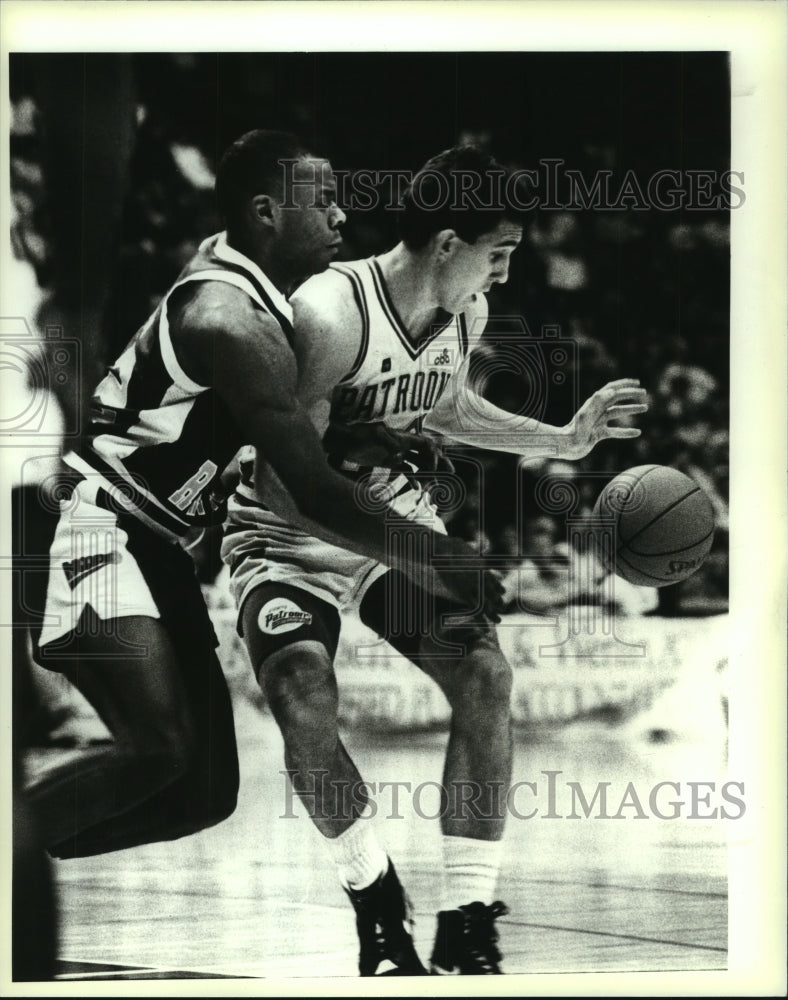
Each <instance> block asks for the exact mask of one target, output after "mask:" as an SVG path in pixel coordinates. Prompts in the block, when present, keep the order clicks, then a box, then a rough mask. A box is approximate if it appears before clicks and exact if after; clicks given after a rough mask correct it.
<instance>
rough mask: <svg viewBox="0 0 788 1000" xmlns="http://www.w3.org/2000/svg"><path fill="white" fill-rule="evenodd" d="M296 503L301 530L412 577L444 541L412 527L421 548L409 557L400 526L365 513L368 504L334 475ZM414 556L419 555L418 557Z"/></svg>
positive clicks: (420, 527)
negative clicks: (400, 542) (403, 544)
mask: <svg viewBox="0 0 788 1000" xmlns="http://www.w3.org/2000/svg"><path fill="white" fill-rule="evenodd" d="M293 499H294V501H295V505H296V508H297V511H298V517H297V520H298V522H299V527H301V528H303V529H305V530H307V531H311V532H312V533H314V534H317V535H318V536H319V537H322V538H324V539H325V540H326V541H329V542H332V543H333V544H335V545H339V546H341V547H343V548H347V549H350V550H351V551H353V552H356V553H358V554H359V555H362V556H367V557H368V558H370V559H374V560H376V561H377V562H383V563H386V564H387V565H389V566H391V567H392V568H394V569H400V570H402V571H403V572H406V573H409V574H412V573H413V572H422V571H423V570H421V569H418V570H417V566H419V567H421V566H426V565H427V564H428V563H429V557H430V555H431V554H432V553H433V551H434V546H433V542H437V544H439V542H440V538H441V537H442V536H439V535H437V534H436V532H434V531H432V530H430V529H429V528H427V527H424V526H423V525H418V524H408V533H409V535H411V536H415V535H416V534H417V535H419V536H420V537H419V539H418V542H417V544H414V545H413V547H412V549H410V548H409V551H408V553H405V552H404V551H403V550H402V546H401V545H400V544H399V542H398V538H397V526H398V524H399V522H395V521H394V520H392V519H391V517H390V516H387V511H384V510H381V511H380V512H379V513H372V512H370V511H369V510H364V502H365V501H364V498H363V496H362V495H359V493H358V492H357V488H356V486H355V485H354V484H353V483H351V482H350V481H349V480H347V479H345V477H344V476H341V475H339V474H338V473H334V472H333V471H332V472H331V473H330V475H329V476H326V477H322V476H321V477H320V479H319V480H318V481H317V482H315V481H313V482H312V484H311V488H310V489H308V490H301V491H299V495H298V496H293ZM414 553H419V555H415V556H414Z"/></svg>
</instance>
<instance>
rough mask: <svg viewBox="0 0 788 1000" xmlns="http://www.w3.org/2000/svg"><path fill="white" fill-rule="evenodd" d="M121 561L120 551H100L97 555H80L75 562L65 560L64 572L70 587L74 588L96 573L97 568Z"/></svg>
mask: <svg viewBox="0 0 788 1000" xmlns="http://www.w3.org/2000/svg"><path fill="white" fill-rule="evenodd" d="M119 562H120V552H99V553H98V554H97V555H95V556H80V558H79V559H74V561H73V562H64V563H63V572H64V573H65V574H66V579H67V580H68V585H69V587H71V589H72V590H73V589H74V588H75V587H76V586H77V584H79V583H82V581H83V580H84V579H85V577H86V576H90V574H91V573H95V572H96V570H97V569H101V567H102V566H110V565H112V564H114V563H119Z"/></svg>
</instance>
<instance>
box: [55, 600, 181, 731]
mask: <svg viewBox="0 0 788 1000" xmlns="http://www.w3.org/2000/svg"><path fill="white" fill-rule="evenodd" d="M89 619H90V609H89V608H88V609H87V610H86V613H85V615H84V616H83V619H82V623H81V624H82V627H81V628H80V629H79V631H77V632H75V633H72V634H71V635H70V636H67V637H66V638H65V641H63V642H61V643H60V644H59V650H58V656H57V657H56V658H48V659H47V664H48V666H49V668H50V669H57V670H58V672H60V673H62V674H63V675H64V676H65V677H66V678H67V679H68V680H69V681H70V682H71V683H72V684H73V685H74V686H75V687H76V688H77V689H78V690H79V691H80V692H81V693H82V694H83V695H84V697H85V698H86V699H87V700H88V701H89V702H90V704H91V705H92V706H93V708H94V709H95V710H96V712H97V713H98V715H99V716H100V717H101V719H102V721H103V722H104V723H105V725H106V726H107V728H108V729H109V730H110V732H111V733H112V735H113V736H114V738H115V740H116V741H117V742H118V743H121V744H123V745H126V746H129V747H133V748H137V749H143V750H145V749H151V747H153V746H155V747H161V746H171V747H179V748H181V749H184V748H186V747H188V745H190V744H191V743H192V741H193V739H194V727H193V722H192V719H191V716H190V713H189V710H188V699H187V697H186V691H185V687H184V684H183V680H182V671H181V669H180V665H179V663H178V660H177V657H176V654H175V650H174V648H173V645H172V642H171V640H170V637H169V636H168V634H167V632H166V630H165V628H164V626H163V624H162V622H161V621H159V620H158V619H155V618H149V617H144V616H136V615H134V616H129V617H124V618H118V619H115V620H113V621H112V622H111V623H108V622H106V621H104V622H101V627H96V626H97V625H98V620H97V619H96V620H95V621H90V620H89ZM108 625H110V626H111V627H107V626H108Z"/></svg>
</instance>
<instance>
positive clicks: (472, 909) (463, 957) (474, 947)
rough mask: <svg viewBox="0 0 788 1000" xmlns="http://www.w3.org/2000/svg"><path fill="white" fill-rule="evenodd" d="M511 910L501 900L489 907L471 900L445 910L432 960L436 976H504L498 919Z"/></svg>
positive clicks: (441, 914) (431, 969) (440, 917)
mask: <svg viewBox="0 0 788 1000" xmlns="http://www.w3.org/2000/svg"><path fill="white" fill-rule="evenodd" d="M508 912H509V909H508V907H507V906H505V904H504V903H501V902H500V901H498V902H495V903H491V904H490V905H489V906H486V905H485V904H484V903H468V905H467V906H461V907H460V908H459V909H457V910H441V911H440V913H439V914H438V931H437V934H436V936H435V947H434V948H433V949H432V957H431V959H430V971H431V973H432V975H433V976H500V975H502V970H501V965H500V963H501V953H500V951H499V950H498V945H497V942H498V931H497V930H496V929H495V920H496V919H497V918H498V917H502V916H504V915H505V914H507V913H508Z"/></svg>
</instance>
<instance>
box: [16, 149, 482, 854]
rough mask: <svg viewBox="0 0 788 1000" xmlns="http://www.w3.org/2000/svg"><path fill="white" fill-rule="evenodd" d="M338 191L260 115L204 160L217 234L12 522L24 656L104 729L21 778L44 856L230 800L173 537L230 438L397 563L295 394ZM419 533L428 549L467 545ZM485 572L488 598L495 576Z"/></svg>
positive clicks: (213, 517) (471, 582) (187, 522)
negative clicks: (68, 756) (66, 757)
mask: <svg viewBox="0 0 788 1000" xmlns="http://www.w3.org/2000/svg"><path fill="white" fill-rule="evenodd" d="M283 160H287V161H290V168H289V171H288V172H286V171H285V170H284V169H283V164H282V161H283ZM288 177H290V178H292V181H293V184H292V190H291V189H290V188H289V186H288V184H289V182H288V180H287V178H288ZM335 192H336V188H335V182H334V178H333V175H332V172H331V167H330V164H329V163H328V162H327V161H326V160H322V159H319V158H315V157H313V156H312V155H311V154H310V153H309V151H308V150H307V149H306V148H305V147H304V146H303V145H301V144H300V143H299V142H298V140H296V139H295V138H294V137H291V136H289V135H286V134H282V133H272V132H265V131H256V132H252V133H248V134H247V135H245V136H243V137H242V138H241V139H240V140H238V141H237V142H236V143H234V144H233V145H232V146H231V147H230V149H229V150H228V151H227V152H226V154H225V156H224V157H223V159H222V162H221V164H220V166H219V169H218V173H217V197H218V202H219V207H220V210H221V212H222V215H223V216H224V219H225V221H226V227H227V229H226V232H224V233H221V234H219V235H217V236H213V237H211V238H209V239H207V240H206V241H205V242H204V243H203V244H202V245H201V247H200V248H199V251H198V253H197V254H196V256H195V257H194V259H193V260H192V261H191V262H190V263H189V264H188V265H187V266H186V268H185V269H184V271H183V272H182V274H181V275H180V277H179V278H178V280H177V281H176V282H175V284H174V285H173V287H172V288H171V289H170V291H169V292H168V293H167V295H166V296H165V297H164V299H163V301H162V302H161V303H160V305H159V306H158V308H157V309H156V310H155V312H154V313H153V315H152V316H151V317H150V319H149V320H148V321H147V323H146V324H145V325H144V326H143V327H142V328H141V330H140V331H139V332H138V333H137V335H136V336H135V337H134V338H133V340H132V341H131V343H130V344H129V345H128V347H127V348H126V349H125V350H124V351H123V352H122V354H121V355H120V357H119V358H117V360H116V361H115V363H114V364H112V365H111V366H110V367H109V369H108V371H107V373H106V375H105V376H104V378H103V379H102V381H101V382H100V384H99V385H98V387H97V389H96V392H95V395H94V398H93V404H92V409H91V417H90V421H91V422H90V426H89V428H88V434H87V435H86V436H85V440H86V443H85V444H84V445H83V446H81V447H80V448H79V449H76V450H73V451H70V452H67V453H66V454H65V455H64V456H63V463H64V465H63V473H62V475H60V476H59V477H58V478H57V481H56V483H54V484H52V483H50V484H47V488H45V489H44V490H43V491H42V494H41V497H42V501H43V506H44V507H45V508H47V507H48V509H46V510H44V512H43V513H44V515H45V517H44V521H45V524H46V528H45V530H44V531H43V532H42V530H41V517H40V516H39V517H38V518H36V519H32V518H25V517H23V518H21V522H22V524H23V525H24V526H25V528H28V527H29V526H31V525H33V524H35V526H36V532H35V536H34V537H27V538H25V539H24V541H23V548H22V551H23V552H24V553H25V555H26V556H30V555H32V554H36V553H38V554H39V555H40V556H41V557H42V559H46V560H48V571H47V572H46V573H37V572H29V573H26V574H25V577H24V580H23V583H22V590H23V595H22V598H21V600H22V602H23V604H24V606H25V607H26V608H38V609H43V613H39V614H38V615H37V616H36V618H35V621H34V622H33V625H32V639H33V647H34V654H35V658H36V660H37V661H38V662H39V663H40V664H41V665H42V666H44V667H47V668H49V669H52V670H55V671H59V672H61V673H62V674H63V675H65V676H66V677H67V678H68V679H69V680H70V681H71V682H72V683H73V684H74V685H75V686H76V687H77V688H78V689H79V690H80V691H81V692H82V694H83V695H84V696H85V697H86V698H87V699H88V701H89V702H90V703H91V704H92V705H93V707H94V708H95V709H96V711H97V712H98V714H99V716H100V717H101V718H102V720H103V721H104V722H105V723H106V725H107V727H108V729H109V730H110V732H111V734H112V737H113V742H112V744H111V745H109V746H105V747H99V748H97V749H94V750H89V751H86V752H85V753H83V754H81V755H80V757H79V758H78V759H77V760H76V761H73V762H66V763H63V764H62V765H61V766H59V767H56V768H55V769H53V770H52V771H51V772H49V773H47V774H45V775H44V776H43V777H42V779H41V780H40V781H38V782H37V783H36V784H35V785H34V787H33V788H32V791H31V797H32V801H33V804H34V806H35V807H36V808H37V809H38V811H39V813H40V816H41V825H42V828H43V830H44V832H45V835H46V838H47V848H48V850H49V851H50V853H51V854H52V855H53V856H56V857H61V858H65V857H74V856H83V855H90V854H98V853H103V852H107V851H113V850H118V849H121V848H127V847H132V846H135V845H138V844H143V843H148V842H152V841H161V840H171V839H174V838H177V837H181V836H184V835H186V834H190V833H193V832H195V831H198V830H201V829H203V828H205V827H207V826H210V825H212V824H215V823H217V822H219V821H221V820H222V819H223V818H225V817H227V816H228V815H230V813H231V812H232V811H233V809H234V807H235V803H236V794H237V787H238V762H237V753H236V744H235V734H234V726H233V718H232V712H231V703H230V697H229V693H228V690H227V687H226V684H225V681H224V677H223V674H222V671H221V669H220V665H219V661H218V659H217V656H216V652H215V647H216V638H215V635H214V631H213V628H212V625H211V621H210V619H209V616H208V612H207V609H206V607H205V605H204V602H203V599H202V594H201V591H200V587H199V583H198V580H197V577H196V576H195V571H194V564H193V560H192V558H191V557H190V555H189V552H188V549H189V547H190V546H192V545H193V544H195V542H196V540H197V539H198V538H199V535H200V533H201V531H202V530H203V528H204V526H206V525H210V524H216V523H219V524H221V522H222V520H223V518H224V514H225V508H226V503H225V493H224V487H223V478H222V477H223V472H224V470H225V468H226V467H227V466H228V463H230V462H231V460H232V459H233V458H234V456H235V455H236V453H237V452H238V451H239V449H240V448H241V447H242V446H243V445H245V444H249V443H251V444H252V445H254V447H255V448H256V449H257V450H258V452H259V453H260V454H261V455H263V456H264V457H265V459H266V461H267V462H270V464H271V466H272V467H273V468H274V469H276V471H277V474H278V475H279V476H280V477H281V479H282V482H283V483H284V484H285V485H286V488H287V490H288V492H289V494H290V496H291V497H292V498H293V499H294V502H295V504H296V506H297V509H298V512H299V516H300V517H302V518H303V519H304V523H305V524H308V525H311V530H313V531H315V532H318V533H319V532H320V531H323V530H325V531H326V533H327V537H329V538H333V539H344V544H346V545H347V546H349V547H351V548H354V549H355V550H356V551H357V552H359V553H360V554H364V555H367V556H371V557H373V558H378V559H390V560H392V563H393V565H397V558H395V556H394V555H393V554H391V553H389V551H388V548H387V537H388V527H387V525H386V522H385V521H384V519H383V517H382V516H377V515H373V514H370V513H365V512H364V511H362V510H360V509H359V508H358V506H357V504H356V502H355V497H354V489H353V486H352V484H350V483H348V482H347V480H346V479H345V478H344V477H342V476H341V475H340V474H338V473H337V472H335V471H333V470H332V469H331V468H330V467H329V465H328V464H327V462H326V458H325V454H324V451H323V449H322V445H321V441H320V439H319V437H318V435H317V434H316V432H315V430H314V427H313V425H312V423H311V421H310V420H309V418H308V416H307V414H306V412H305V410H304V409H303V407H302V406H301V404H300V403H298V402H297V400H296V395H295V388H296V359H295V356H294V354H293V351H292V347H291V340H292V312H291V307H290V304H289V302H288V294H289V293H290V292H291V291H292V290H293V288H294V287H295V286H296V285H297V284H298V283H299V282H300V281H302V280H303V279H305V278H307V277H308V276H309V275H312V274H316V273H319V272H321V271H322V270H324V269H325V268H326V267H328V265H329V264H330V263H331V261H332V260H333V259H334V257H335V256H336V253H337V248H338V246H339V243H340V235H339V227H340V226H341V224H342V223H343V222H344V215H343V213H342V211H341V209H340V208H339V207H338V205H337V204H336V193H335ZM40 513H41V512H39V514H40ZM435 543H436V544H435V546H434V547H433V548H432V549H431V553H432V554H438V555H441V554H442V555H451V554H455V553H464V554H469V553H470V549H468V548H466V547H465V546H462V547H458V546H457V545H455V544H453V543H450V544H446V543H445V540H443V539H440V538H436V539H435ZM426 562H430V560H429V559H427V560H426ZM401 568H403V569H407V570H410V569H411V568H412V563H405V562H404V560H403V564H402V567H401ZM424 572H426V573H427V574H428V575H429V576H430V579H431V580H432V582H433V584H434V585H435V586H436V588H437V589H438V590H439V591H440V590H441V589H442V590H443V591H444V592H449V593H451V592H455V594H457V593H461V594H464V595H465V596H466V597H467V596H468V595H469V594H471V593H473V594H476V593H477V591H478V589H479V575H478V572H473V573H472V572H468V573H462V572H460V573H452V574H451V576H450V578H449V577H447V578H445V579H444V576H443V575H442V573H441V572H440V571H439V570H437V569H434V568H432V566H431V564H430V565H425V566H422V567H421V568H420V569H419V574H420V575H421V574H423V573H424ZM487 586H488V587H489V588H490V589H489V595H490V600H491V601H492V602H493V603H494V602H495V600H496V599H497V594H498V591H499V585H498V584H497V583H496V582H495V581H492V582H491V581H490V580H488V581H487Z"/></svg>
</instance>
